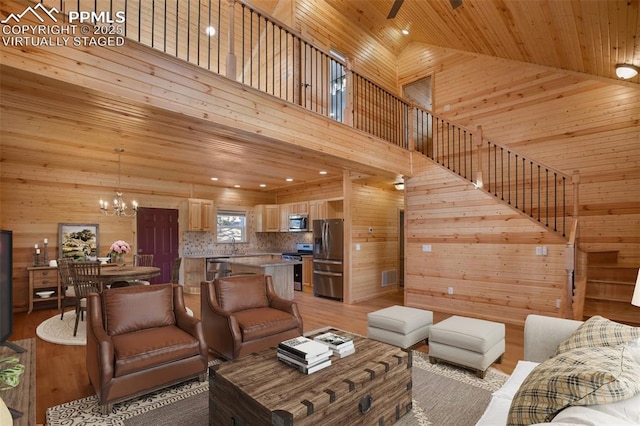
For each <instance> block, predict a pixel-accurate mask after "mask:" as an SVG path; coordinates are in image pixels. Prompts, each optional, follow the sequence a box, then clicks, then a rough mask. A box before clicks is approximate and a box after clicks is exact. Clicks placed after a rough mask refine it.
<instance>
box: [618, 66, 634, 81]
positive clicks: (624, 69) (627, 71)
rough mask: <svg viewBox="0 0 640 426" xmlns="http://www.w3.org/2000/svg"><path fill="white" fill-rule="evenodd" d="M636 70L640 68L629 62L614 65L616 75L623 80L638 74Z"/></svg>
mask: <svg viewBox="0 0 640 426" xmlns="http://www.w3.org/2000/svg"><path fill="white" fill-rule="evenodd" d="M638 71H640V68H638V67H636V66H635V65H631V64H617V65H616V75H617V76H618V78H621V79H623V80H628V79H630V78H633V77H635V76H636V75H638Z"/></svg>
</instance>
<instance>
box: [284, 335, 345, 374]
mask: <svg viewBox="0 0 640 426" xmlns="http://www.w3.org/2000/svg"><path fill="white" fill-rule="evenodd" d="M277 353H278V359H279V360H280V361H282V362H284V363H285V364H288V365H290V366H291V367H295V368H297V369H298V370H299V371H300V372H302V373H304V374H311V373H315V372H316V371H318V370H322V369H323V368H326V367H328V366H330V365H331V355H333V351H332V350H331V348H328V347H327V346H326V345H323V344H322V343H318V342H315V341H313V340H311V339H308V338H306V337H302V336H300V337H295V338H293V339H289V340H285V341H284V342H281V343H279V344H278V351H277Z"/></svg>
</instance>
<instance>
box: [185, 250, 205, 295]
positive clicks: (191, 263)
mask: <svg viewBox="0 0 640 426" xmlns="http://www.w3.org/2000/svg"><path fill="white" fill-rule="evenodd" d="M204 263H205V259H203V258H188V257H185V258H184V259H182V266H183V268H184V269H183V272H184V275H183V277H184V283H183V291H184V292H185V293H190V294H199V293H200V282H202V281H204V279H205V268H204Z"/></svg>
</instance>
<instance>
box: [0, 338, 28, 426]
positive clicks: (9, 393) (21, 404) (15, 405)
mask: <svg viewBox="0 0 640 426" xmlns="http://www.w3.org/2000/svg"><path fill="white" fill-rule="evenodd" d="M11 343H15V344H16V345H19V346H21V347H23V348H24V349H26V350H27V351H26V352H22V353H17V352H15V351H14V350H13V349H10V348H8V347H6V346H0V359H3V358H6V357H10V356H17V357H19V358H20V364H23V365H24V373H23V374H22V376H20V383H19V384H18V386H16V387H15V388H13V389H9V390H3V391H0V397H1V398H2V400H3V401H4V403H5V404H6V405H7V407H10V408H12V409H14V410H18V411H21V412H22V416H21V417H18V418H17V419H15V420H14V421H13V426H32V425H35V424H36V339H33V338H31V339H24V340H16V341H15V342H11ZM3 365H4V364H3Z"/></svg>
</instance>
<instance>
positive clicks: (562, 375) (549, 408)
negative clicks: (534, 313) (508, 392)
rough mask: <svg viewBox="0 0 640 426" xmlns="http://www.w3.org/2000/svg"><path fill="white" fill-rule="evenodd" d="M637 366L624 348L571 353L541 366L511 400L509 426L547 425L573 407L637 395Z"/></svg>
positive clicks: (639, 371) (639, 372)
mask: <svg viewBox="0 0 640 426" xmlns="http://www.w3.org/2000/svg"><path fill="white" fill-rule="evenodd" d="M638 377H640V364H638V363H637V362H635V360H634V359H633V358H632V356H631V354H630V353H629V349H628V348H627V347H625V345H620V346H617V347H596V348H577V349H571V350H569V351H567V352H564V353H562V354H560V355H557V356H555V357H553V358H550V359H548V360H547V361H545V362H543V363H542V364H540V365H539V366H537V367H536V368H534V370H533V371H532V372H531V374H529V376H528V377H527V378H526V379H525V381H524V382H523V383H522V385H521V386H520V388H519V389H518V392H517V393H516V395H515V396H514V397H513V401H512V402H511V408H510V410H509V417H508V420H507V424H508V425H530V424H533V423H545V422H550V421H551V420H552V419H553V418H554V417H555V416H556V414H558V412H559V411H560V410H562V409H564V408H566V407H569V406H572V405H593V404H607V403H611V402H616V401H622V400H625V399H628V398H631V397H633V396H634V395H636V394H639V393H640V382H638Z"/></svg>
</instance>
